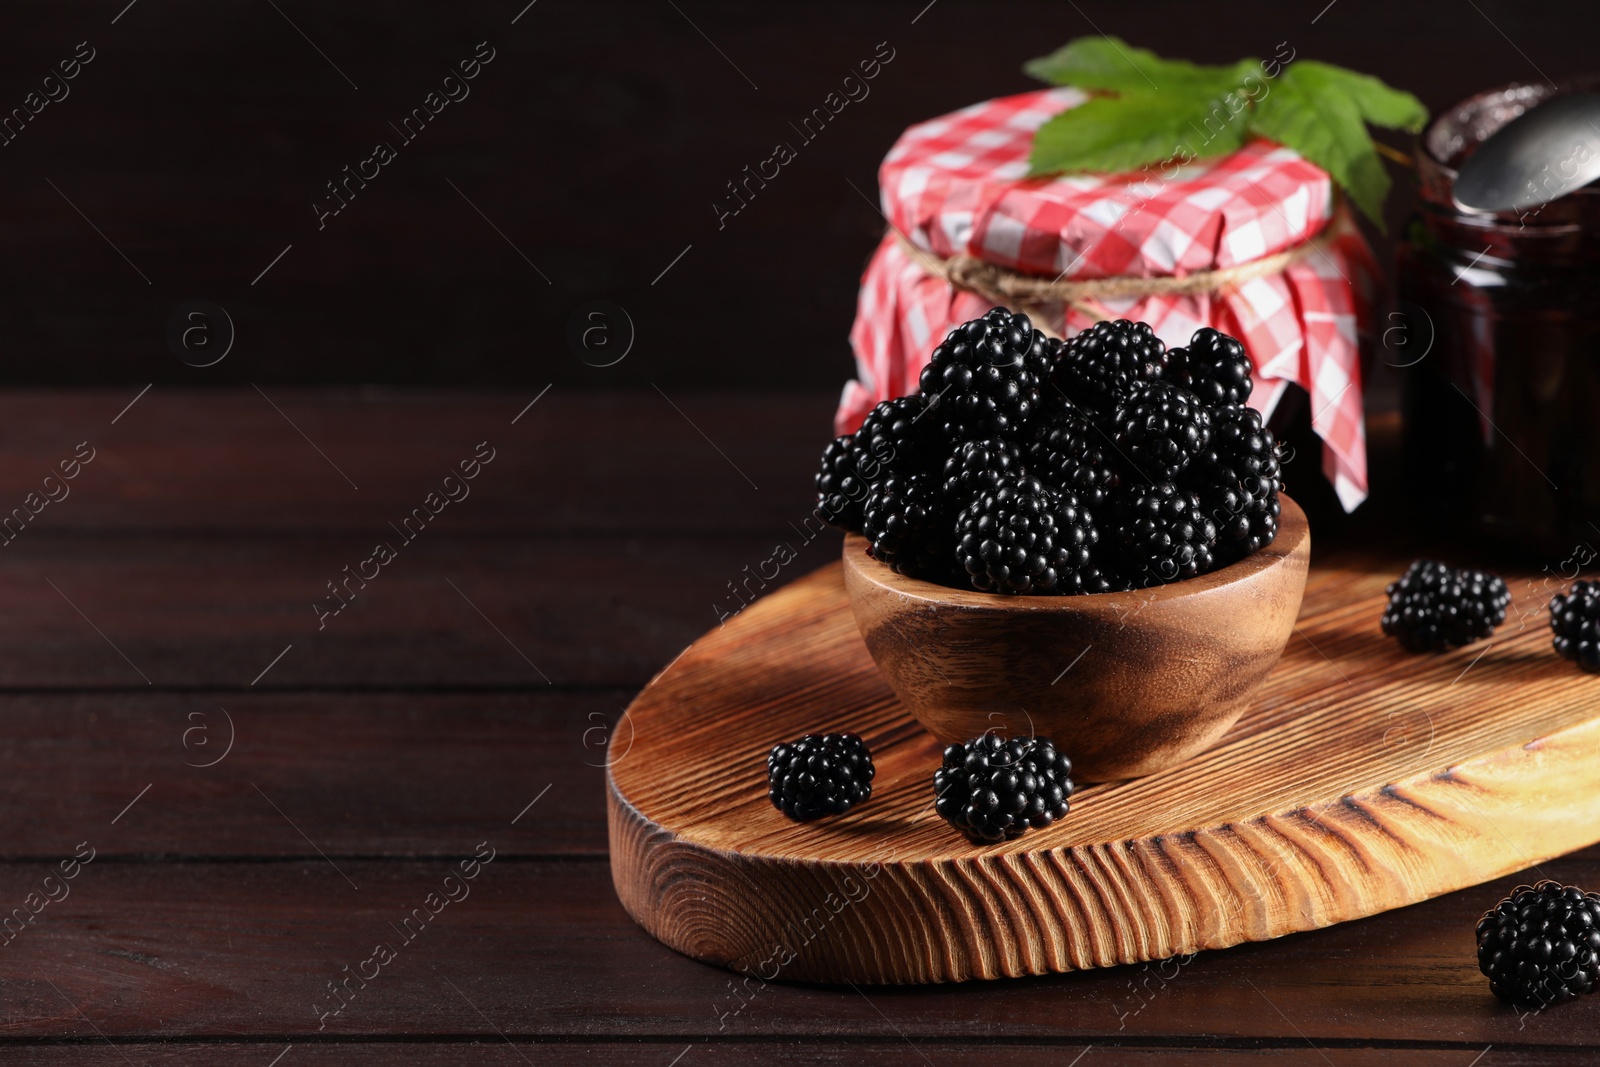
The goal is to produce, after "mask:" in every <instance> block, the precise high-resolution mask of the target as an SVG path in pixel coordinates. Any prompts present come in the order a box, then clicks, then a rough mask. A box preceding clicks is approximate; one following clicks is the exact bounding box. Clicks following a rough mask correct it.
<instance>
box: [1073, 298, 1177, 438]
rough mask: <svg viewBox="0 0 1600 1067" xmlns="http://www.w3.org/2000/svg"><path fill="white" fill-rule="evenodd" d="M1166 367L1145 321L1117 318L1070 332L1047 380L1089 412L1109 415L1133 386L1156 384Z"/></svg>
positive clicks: (1158, 342)
mask: <svg viewBox="0 0 1600 1067" xmlns="http://www.w3.org/2000/svg"><path fill="white" fill-rule="evenodd" d="M1166 366H1167V350H1166V348H1165V347H1164V346H1163V345H1162V344H1161V340H1160V338H1158V337H1157V336H1156V335H1155V331H1153V330H1152V329H1150V326H1149V325H1148V324H1147V323H1143V322H1129V321H1128V320H1127V319H1118V320H1116V321H1115V322H1097V323H1095V324H1094V325H1093V326H1091V327H1089V328H1088V329H1086V330H1081V331H1079V332H1078V333H1077V334H1074V335H1073V337H1072V338H1071V339H1070V340H1068V341H1067V342H1066V344H1064V345H1063V346H1062V348H1061V354H1060V357H1059V359H1058V360H1057V363H1056V368H1055V372H1054V374H1053V375H1052V378H1051V382H1052V383H1053V384H1054V386H1055V387H1057V388H1059V389H1060V390H1061V391H1062V392H1064V393H1065V394H1066V395H1067V396H1069V397H1071V398H1072V400H1073V401H1075V402H1076V403H1077V404H1079V405H1081V406H1083V407H1086V408H1088V409H1089V410H1090V411H1091V412H1095V413H1100V414H1110V413H1111V410H1112V409H1113V408H1114V407H1116V405H1117V404H1118V403H1119V402H1120V401H1121V400H1122V398H1123V397H1125V396H1126V395H1127V394H1128V393H1129V391H1130V390H1132V389H1133V387H1134V386H1135V385H1138V384H1139V383H1141V382H1153V381H1157V380H1159V379H1160V378H1161V377H1162V376H1163V375H1164V374H1165V372H1166ZM1048 387H1049V386H1047V388H1048Z"/></svg>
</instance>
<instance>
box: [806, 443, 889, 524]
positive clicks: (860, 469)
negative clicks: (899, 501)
mask: <svg viewBox="0 0 1600 1067" xmlns="http://www.w3.org/2000/svg"><path fill="white" fill-rule="evenodd" d="M882 470H883V467H882V464H880V463H879V462H878V461H877V460H875V459H873V458H872V456H871V455H870V454H869V453H868V452H867V450H866V448H864V447H863V446H862V444H861V442H860V440H859V439H857V437H856V435H855V434H845V435H844V436H843V437H835V438H834V439H833V440H832V441H830V442H829V443H828V447H826V448H824V449H823V450H822V468H821V469H820V470H818V471H817V511H819V512H820V513H821V514H822V517H823V518H824V519H826V520H827V521H828V522H830V523H832V524H833V525H834V526H839V527H842V528H843V529H846V530H849V531H850V532H852V533H860V532H861V524H862V521H863V508H864V507H865V505H866V502H867V496H868V495H869V494H870V493H871V492H872V483H873V482H874V481H876V480H879V479H881V478H882V476H883V475H882Z"/></svg>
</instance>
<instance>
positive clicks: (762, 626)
mask: <svg viewBox="0 0 1600 1067" xmlns="http://www.w3.org/2000/svg"><path fill="white" fill-rule="evenodd" d="M1404 563H1405V561H1404V560H1403V559H1396V560H1393V561H1392V566H1389V565H1387V564H1386V565H1385V566H1384V567H1383V569H1381V570H1374V569H1373V566H1372V564H1371V562H1370V556H1368V557H1364V558H1361V557H1357V556H1355V555H1353V554H1347V555H1345V556H1342V557H1341V556H1337V555H1336V556H1333V557H1330V558H1329V559H1326V560H1319V561H1318V563H1317V564H1316V565H1314V566H1313V567H1312V571H1311V576H1310V580H1309V583H1308V585H1307V588H1306V595H1305V601H1304V606H1303V608H1302V610H1301V615H1300V621H1299V624H1298V626H1297V628H1296V633H1295V636H1293V637H1292V638H1291V639H1290V643H1289V647H1288V650H1287V651H1286V652H1285V654H1284V657H1283V659H1282V661H1281V662H1280V663H1279V664H1278V666H1277V667H1276V668H1275V669H1274V670H1273V672H1272V673H1271V674H1270V675H1269V676H1268V678H1267V680H1266V682H1265V683H1264V684H1263V686H1262V688H1261V690H1260V691H1259V692H1258V694H1257V697H1256V700H1255V701H1254V703H1253V704H1252V706H1251V707H1250V708H1249V710H1247V711H1246V712H1245V714H1244V716H1243V718H1242V719H1241V720H1240V721H1239V722H1238V724H1237V725H1236V726H1235V727H1234V728H1233V729H1232V730H1231V731H1229V732H1228V733H1227V734H1225V735H1224V736H1223V738H1222V740H1221V741H1220V742H1219V743H1218V744H1217V745H1216V746H1215V747H1213V748H1212V749H1210V750H1209V751H1207V752H1205V753H1202V754H1201V755H1200V756H1197V757H1195V758H1194V759H1191V760H1190V761H1189V762H1187V763H1185V764H1183V765H1181V766H1179V767H1177V768H1176V769H1174V770H1171V771H1168V772H1165V773H1162V774H1158V775H1154V776H1151V777H1148V778H1141V779H1134V780H1131V781H1124V782H1114V783H1109V784H1102V785H1094V786H1089V787H1086V788H1084V789H1082V790H1081V791H1080V792H1079V793H1078V794H1076V795H1075V796H1074V797H1073V800H1072V811H1071V813H1070V814H1069V815H1068V816H1067V817H1066V818H1065V819H1064V820H1062V821H1061V822H1059V823H1057V824H1056V825H1054V826H1051V827H1049V828H1047V829H1045V830H1041V831H1033V832H1031V833H1029V834H1027V835H1025V836H1023V837H1022V838H1020V839H1018V840H1016V841H1013V842H1008V843H1006V844H1002V845H996V846H985V847H980V846H975V845H972V844H969V843H968V842H967V841H966V840H965V838H963V837H961V836H960V835H958V834H957V833H956V832H954V831H953V830H952V829H951V828H950V827H949V826H947V825H946V824H945V823H944V822H943V821H942V820H941V819H940V818H939V817H938V815H937V814H936V813H935V812H934V810H933V804H932V801H933V785H932V776H933V771H934V769H935V768H936V767H937V766H938V763H939V758H940V746H939V744H938V742H937V741H935V740H934V739H933V738H932V737H931V736H930V735H928V734H927V733H925V732H924V731H923V730H922V729H921V728H920V727H919V726H918V725H917V724H916V722H915V721H913V720H912V719H911V718H910V717H909V716H908V715H907V714H906V713H905V711H904V709H903V708H902V707H901V706H900V705H899V703H898V702H897V701H896V699H895V698H894V696H893V695H892V694H891V693H890V691H889V689H888V687H887V686H886V685H885V684H884V682H883V681H882V679H881V678H880V677H879V675H878V673H877V670H876V669H875V667H874V665H873V662H872V660H871V659H870V658H869V657H868V655H867V650H866V648H865V646H864V645H863V643H862V640H861V638H860V636H859V635H858V633H857V630H856V624H855V621H854V619H853V617H852V615H851V612H850V607H849V605H848V603H847V602H846V599H845V592H844V587H843V584H842V579H841V574H840V568H839V566H838V565H833V566H830V567H826V568H824V569H822V570H820V571H818V572H816V573H814V574H812V575H809V576H807V577H805V578H802V579H800V580H798V581H796V582H794V583H793V584H792V585H789V586H787V587H786V588H784V589H782V590H780V591H778V592H776V593H774V594H772V595H770V596H768V597H766V598H764V599H762V600H760V601H758V602H757V603H755V604H753V605H752V606H751V607H749V608H747V609H746V610H745V611H744V612H743V613H742V614H740V615H738V616H736V617H735V618H733V619H731V620H728V621H727V622H726V623H725V624H724V625H722V626H721V627H720V628H718V629H716V630H713V631H712V632H711V633H709V634H707V635H706V636H705V637H703V638H701V639H700V640H699V641H698V642H696V643H695V644H694V645H692V646H690V648H689V649H687V650H686V651H685V652H684V653H683V654H682V655H681V656H680V657H679V658H678V659H677V660H676V661H675V662H674V663H672V664H671V665H670V666H668V668H667V669H666V670H664V671H663V672H662V673H661V674H660V675H658V676H657V677H656V679H655V680H654V681H652V682H651V683H650V685H649V686H648V687H646V688H645V690H644V691H643V692H642V693H641V694H640V695H639V697H638V698H637V699H636V700H635V701H634V703H633V705H632V706H631V707H630V708H629V710H628V712H627V715H626V717H625V720H624V722H623V723H621V724H620V725H619V727H618V729H617V731H616V732H615V733H614V735H613V737H614V740H613V756H612V765H611V767H610V768H609V771H608V798H607V799H608V808H609V819H610V834H611V869H612V878H613V881H614V883H615V885H616V890H617V895H618V896H619V897H620V898H621V900H622V903H623V905H624V906H625V907H626V908H627V909H628V911H629V912H630V913H631V914H632V915H633V917H634V918H635V919H636V920H637V921H638V922H639V923H640V924H641V925H642V926H644V928H645V929H646V930H648V931H649V932H650V933H652V934H653V935H655V936H656V937H657V938H659V939H660V940H661V941H663V942H665V943H666V944H667V945H670V946H671V947H673V948H675V949H677V950H679V951H680V952H683V953H686V954H688V955H690V956H693V957H695V958H696V959H700V960H704V961H706V962H710V963H716V964H720V965H723V966H726V967H730V968H732V969H734V970H736V971H739V972H741V973H744V974H748V975H755V976H757V977H758V978H760V979H762V980H772V979H774V978H777V979H784V980H791V979H792V980H811V981H833V982H842V981H850V982H859V983H900V982H941V981H958V980H962V979H969V978H998V977H1002V976H1012V975H1025V974H1040V973H1045V972H1052V971H1069V970H1076V969H1081V968H1087V967H1103V966H1109V965H1112V964H1118V963H1131V962H1136V961H1140V960H1154V959H1163V958H1166V957H1169V956H1173V955H1177V954H1182V953H1189V952H1194V951H1197V950H1200V949H1209V948H1222V947H1225V946H1229V945H1236V944H1239V943H1241V942H1244V941H1260V940H1264V939H1267V938H1273V937H1278V936H1281V935H1283V934H1288V933H1292V932H1295V931H1299V930H1309V929H1313V928H1316V927H1321V926H1327V925H1330V924H1332V923H1337V922H1343V921H1345V920H1348V919H1355V918H1360V917H1362V916H1365V915H1371V914H1373V913H1375V912H1380V911H1384V910H1386V909H1389V908H1395V907H1400V906H1402V905H1405V904H1410V903H1413V902H1415V901H1419V900H1423V899H1425V898H1428V897H1432V896H1435V895H1438V894H1440V893H1445V892H1449V891H1451V890H1455V889H1459V888H1461V887H1463V886H1469V885H1474V884H1477V883H1479V882H1484V881H1487V880H1489V879H1493V878H1496V877H1499V876H1501V875H1504V874H1507V873H1509V872H1513V871H1518V870H1522V869H1524V868H1528V867H1531V866H1533V865H1534V864H1537V863H1539V862H1540V861H1542V860H1545V859H1548V858H1550V857H1552V856H1556V855H1559V854H1561V853H1564V852H1568V851H1571V850H1573V849H1577V848H1580V847H1583V846H1586V845H1589V844H1592V843H1594V842H1595V841H1596V840H1600V676H1592V675H1586V674H1583V673H1582V672H1580V671H1579V670H1578V669H1577V668H1576V667H1575V666H1573V665H1572V664H1570V663H1568V662H1566V661H1564V660H1561V659H1560V658H1558V657H1557V656H1556V655H1555V653H1554V651H1553V650H1552V649H1551V647H1550V637H1549V628H1548V622H1547V616H1546V615H1545V614H1544V607H1545V605H1546V604H1547V602H1548V600H1549V596H1550V593H1551V592H1552V591H1553V590H1554V588H1558V587H1557V586H1555V584H1554V583H1553V582H1547V581H1544V580H1541V579H1538V578H1530V577H1528V576H1527V575H1520V576H1518V575H1511V574H1508V575H1507V577H1508V580H1509V581H1510V584H1511V588H1512V591H1513V594H1514V596H1515V601H1514V603H1513V606H1512V609H1511V612H1510V616H1509V618H1508V620H1507V622H1506V624H1505V625H1504V626H1502V627H1501V629H1500V632H1499V634H1497V635H1496V637H1495V639H1494V640H1493V641H1492V642H1489V643H1480V644H1478V645H1474V646H1471V647H1468V648H1465V649H1460V650H1457V651H1455V652H1452V653H1447V654H1443V655H1434V656H1414V655H1410V654H1408V653H1406V652H1404V651H1403V650H1402V649H1401V648H1400V647H1399V646H1398V644H1396V643H1395V642H1394V641H1392V640H1390V639H1388V638H1386V637H1384V636H1383V635H1382V634H1381V633H1380V632H1379V629H1378V619H1379V616H1380V615H1381V614H1382V609H1383V603H1384V585H1385V583H1386V582H1387V581H1389V580H1390V579H1391V578H1392V577H1393V576H1394V575H1395V574H1397V573H1398V572H1399V570H1400V569H1401V568H1402V567H1403V565H1404ZM1086 666H1089V664H1087V663H1085V664H1080V665H1079V668H1078V669H1082V668H1084V667H1086ZM828 730H853V731H855V732H856V733H859V734H860V735H861V736H862V737H863V738H865V739H866V741H867V743H868V744H869V745H870V746H871V749H872V752H873V755H874V762H875V764H876V766H877V779H876V782H875V785H874V790H873V795H872V798H871V800H870V801H869V802H868V803H866V804H865V805H863V806H861V807H859V808H857V809H855V810H853V811H851V812H849V813H848V814H846V815H844V816H842V817H838V818H832V819H825V820H821V821H817V822H812V823H805V824H795V823H792V822H790V821H789V820H788V819H786V818H784V817H783V815H781V814H780V813H779V812H778V811H777V810H775V809H774V808H773V807H772V805H771V803H770V802H769V801H768V800H767V796H766V754H767V750H768V748H769V747H770V746H771V745H772V744H774V743H776V742H777V741H780V740H789V739H793V738H796V737H799V736H801V735H802V734H805V733H808V732H823V731H828ZM1058 740H1059V741H1060V742H1061V743H1062V745H1063V747H1065V748H1066V749H1067V750H1068V751H1070V747H1071V740H1070V738H1060V739H1058ZM1467 936H1468V935H1467V934H1465V933H1464V934H1463V937H1464V938H1466V937H1467ZM1463 944H1464V945H1466V942H1465V941H1464V942H1463ZM1468 950H1469V948H1464V951H1468Z"/></svg>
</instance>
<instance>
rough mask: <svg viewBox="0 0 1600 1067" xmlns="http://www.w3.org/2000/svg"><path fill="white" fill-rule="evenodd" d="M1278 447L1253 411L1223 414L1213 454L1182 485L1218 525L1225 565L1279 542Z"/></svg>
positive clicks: (1215, 425) (1216, 422)
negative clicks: (1193, 493) (1186, 484)
mask: <svg viewBox="0 0 1600 1067" xmlns="http://www.w3.org/2000/svg"><path fill="white" fill-rule="evenodd" d="M1281 473H1282V466H1281V460H1280V457H1279V453H1278V443H1277V441H1276V440H1275V439H1274V438H1273V435H1272V431H1271V430H1269V429H1267V428H1266V427H1265V426H1263V425H1262V423H1261V413H1260V412H1258V411H1256V410H1254V409H1253V408H1224V409H1222V410H1221V411H1218V412H1216V413H1215V415H1214V416H1213V419H1212V432H1211V448H1210V449H1209V450H1208V451H1207V453H1206V455H1205V456H1203V457H1200V458H1197V459H1196V460H1195V461H1194V463H1193V465H1192V466H1191V468H1190V471H1189V473H1188V474H1187V476H1186V481H1187V482H1188V483H1189V485H1190V486H1191V487H1192V488H1193V489H1194V491H1195V493H1196V494H1197V495H1198V496H1199V497H1200V506H1201V507H1202V508H1203V509H1204V510H1205V513H1206V514H1207V515H1208V516H1210V518H1211V520H1212V521H1213V522H1215V523H1216V524H1217V555H1218V558H1219V559H1223V560H1227V561H1229V562H1231V561H1233V560H1236V559H1243V558H1244V557H1245V556H1248V555H1250V553H1252V552H1256V551H1258V550H1260V549H1262V548H1265V547H1266V546H1267V545H1270V544H1271V543H1272V542H1273V540H1274V539H1276V538H1277V536H1278V517H1279V515H1280V514H1281V512H1282V507H1281V505H1280V504H1279V502H1278V493H1279V492H1280V491H1281V490H1282V488H1283V479H1282V477H1281Z"/></svg>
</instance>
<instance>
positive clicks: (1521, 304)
mask: <svg viewBox="0 0 1600 1067" xmlns="http://www.w3.org/2000/svg"><path fill="white" fill-rule="evenodd" d="M1597 85H1600V79H1583V80H1581V81H1575V82H1571V83H1567V84H1564V85H1560V86H1555V87H1552V86H1550V85H1548V84H1538V85H1531V84H1523V85H1510V86H1505V87H1503V88H1499V89H1493V90H1490V91H1488V92H1484V93H1480V94H1478V95H1476V96H1473V97H1470V98H1469V99H1467V100H1465V101H1463V102H1462V103H1460V104H1458V105H1456V106H1455V107H1454V108H1451V109H1450V110H1449V111H1447V112H1444V113H1443V114H1441V115H1439V116H1438V117H1437V118H1435V119H1434V121H1433V122H1432V123H1431V124H1430V125H1429V126H1428V128H1427V129H1426V130H1425V131H1424V132H1423V134H1422V136H1421V138H1420V139H1419V141H1418V145H1417V153H1416V162H1417V184H1418V193H1419V196H1418V200H1419V207H1418V209H1417V211H1416V214H1415V215H1414V216H1413V217H1412V218H1411V219H1410V221H1409V222H1408V223H1407V226H1406V229H1405V233H1404V236H1403V239H1402V240H1401V242H1400V247H1399V252H1398V278H1397V291H1398V295H1399V297H1400V304H1399V311H1398V312H1397V313H1396V315H1392V316H1391V319H1392V320H1394V321H1392V322H1391V323H1390V324H1388V325H1389V326H1390V327H1391V329H1390V334H1391V337H1390V338H1388V340H1398V339H1401V333H1403V335H1404V336H1403V343H1402V344H1386V347H1387V348H1388V349H1389V351H1390V353H1391V355H1390V357H1389V358H1390V360H1391V362H1394V363H1397V364H1400V365H1402V366H1404V367H1405V368H1406V369H1405V372H1404V373H1405V379H1404V381H1405V388H1404V401H1403V418H1404V427H1405V430H1404V433H1405V466H1406V481H1407V483H1408V495H1409V496H1410V497H1411V499H1412V500H1413V502H1415V503H1416V504H1418V505H1420V507H1421V509H1422V513H1423V514H1424V515H1425V516H1427V517H1428V519H1429V521H1430V522H1433V523H1437V524H1439V525H1440V526H1441V527H1442V528H1444V529H1448V530H1450V531H1451V532H1454V531H1458V530H1460V529H1461V528H1462V527H1463V526H1466V527H1468V528H1470V529H1475V530H1476V531H1478V532H1479V533H1482V534H1485V535H1488V536H1489V537H1491V538H1493V539H1495V540H1498V541H1508V542H1513V543H1516V544H1519V545H1522V546H1526V547H1529V548H1533V549H1535V550H1537V551H1539V552H1558V553H1566V552H1570V551H1572V549H1573V547H1574V546H1575V545H1581V544H1587V543H1600V188H1595V187H1589V188H1579V189H1575V190H1572V191H1569V192H1567V193H1566V195H1564V196H1560V197H1559V198H1557V199H1554V200H1551V201H1550V202H1548V203H1546V204H1544V205H1542V206H1538V207H1533V208H1529V209H1527V210H1525V211H1522V212H1520V213H1516V212H1508V213H1502V214H1474V213H1470V212H1466V211H1462V210H1459V209H1458V208H1456V206H1455V205H1454V201H1453V200H1452V197H1451V191H1452V186H1453V183H1454V180H1455V176H1456V173H1457V168H1458V167H1460V165H1461V164H1462V162H1463V161H1465V160H1466V159H1467V158H1468V157H1469V156H1470V155H1471V154H1472V152H1473V151H1474V150H1475V149H1476V148H1477V147H1478V145H1480V144H1482V143H1483V141H1484V140H1486V139H1487V138H1488V137H1489V136H1490V135H1491V134H1493V133H1494V132H1495V131H1496V130H1498V129H1499V128H1500V127H1501V126H1503V125H1505V124H1506V123H1507V122H1509V121H1511V120H1512V119H1514V118H1516V117H1517V116H1518V115H1520V114H1522V113H1523V112H1524V111H1525V110H1527V109H1529V108H1531V107H1533V106H1536V105H1537V104H1539V103H1541V102H1542V101H1544V100H1546V99H1548V98H1549V97H1550V96H1552V95H1554V94H1556V93H1560V92H1570V91H1578V90H1591V89H1593V88H1595V87H1596V86H1597ZM1575 148H1576V150H1579V151H1582V150H1585V149H1583V148H1582V147H1581V146H1575ZM1558 170H1559V162H1558V161H1557V162H1553V164H1552V172H1551V173H1552V175H1553V176H1556V172H1557V171H1558ZM1553 180H1556V181H1558V176H1556V177H1553ZM1383 325H1385V324H1380V328H1382V326H1383ZM1395 325H1399V326H1401V327H1403V329H1402V331H1400V332H1396V331H1395V330H1394V329H1392V327H1393V326H1395ZM1395 353H1398V356H1396V355H1395Z"/></svg>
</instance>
